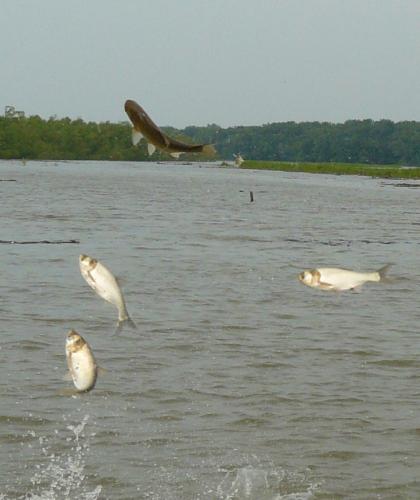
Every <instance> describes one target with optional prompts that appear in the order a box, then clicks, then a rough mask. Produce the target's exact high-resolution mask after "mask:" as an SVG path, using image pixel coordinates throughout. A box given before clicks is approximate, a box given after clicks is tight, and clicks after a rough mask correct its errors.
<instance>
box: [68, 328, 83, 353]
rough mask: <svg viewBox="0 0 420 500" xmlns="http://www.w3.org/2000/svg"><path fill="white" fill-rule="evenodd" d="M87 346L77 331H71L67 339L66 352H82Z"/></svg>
mask: <svg viewBox="0 0 420 500" xmlns="http://www.w3.org/2000/svg"><path fill="white" fill-rule="evenodd" d="M85 344H86V341H85V339H84V338H83V337H82V336H81V335H79V334H78V333H77V332H76V330H70V331H69V333H68V334H67V339H66V351H67V352H77V351H80V349H82V348H83V347H84V345H85Z"/></svg>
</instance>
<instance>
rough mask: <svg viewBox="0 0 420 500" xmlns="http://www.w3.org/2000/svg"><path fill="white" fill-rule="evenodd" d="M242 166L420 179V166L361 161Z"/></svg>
mask: <svg viewBox="0 0 420 500" xmlns="http://www.w3.org/2000/svg"><path fill="white" fill-rule="evenodd" d="M241 168H249V169H256V170H282V171H284V172H306V173H311V174H334V175H366V176H370V177H383V178H388V179H420V167H413V168H405V167H401V166H399V165H364V164H360V163H293V162H282V161H258V160H246V161H245V162H244V163H243V164H242V165H241Z"/></svg>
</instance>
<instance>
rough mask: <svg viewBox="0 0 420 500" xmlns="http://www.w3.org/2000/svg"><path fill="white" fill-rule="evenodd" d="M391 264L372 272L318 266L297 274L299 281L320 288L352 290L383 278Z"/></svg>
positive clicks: (339, 290) (337, 290)
mask: <svg viewBox="0 0 420 500" xmlns="http://www.w3.org/2000/svg"><path fill="white" fill-rule="evenodd" d="M390 265H391V264H388V265H386V266H384V267H382V268H381V269H378V270H377V271H373V272H366V273H361V272H356V271H350V270H347V269H339V268H335V267H320V268H318V269H309V270H305V271H303V272H301V273H300V274H299V281H300V282H301V283H303V284H304V285H307V286H310V287H312V288H319V289H321V290H331V291H336V292H341V291H345V290H354V289H357V288H359V287H361V286H362V285H363V284H365V283H366V282H368V281H372V282H379V281H384V280H385V274H386V272H387V270H388V268H389V266H390Z"/></svg>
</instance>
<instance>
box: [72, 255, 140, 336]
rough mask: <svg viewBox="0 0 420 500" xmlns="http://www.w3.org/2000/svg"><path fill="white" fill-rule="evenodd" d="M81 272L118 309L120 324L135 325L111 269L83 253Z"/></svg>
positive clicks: (91, 285) (96, 290)
mask: <svg viewBox="0 0 420 500" xmlns="http://www.w3.org/2000/svg"><path fill="white" fill-rule="evenodd" d="M79 266H80V272H81V273H82V276H83V278H84V279H85V280H86V282H87V284H88V285H89V286H90V287H92V288H93V289H94V290H95V292H96V293H97V294H98V295H99V296H100V297H102V298H103V299H104V300H106V301H107V302H110V303H111V304H113V305H114V306H115V307H116V308H117V309H118V324H119V326H121V325H122V324H123V323H124V322H127V323H129V324H130V325H131V326H132V327H135V325H134V323H133V321H132V320H131V318H130V316H129V315H128V312H127V307H126V305H125V300H124V297H123V294H122V291H121V288H120V286H119V284H118V282H117V280H116V279H115V277H114V275H113V274H112V273H111V271H110V270H109V269H108V268H106V267H105V266H104V265H103V264H101V263H100V262H99V261H98V260H96V259H93V258H92V257H89V255H84V254H81V255H80V256H79Z"/></svg>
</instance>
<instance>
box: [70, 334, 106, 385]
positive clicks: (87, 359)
mask: <svg viewBox="0 0 420 500" xmlns="http://www.w3.org/2000/svg"><path fill="white" fill-rule="evenodd" d="M66 359H67V366H68V368H69V375H70V378H71V379H72V380H73V384H74V386H75V387H76V389H77V392H88V391H90V390H91V389H93V388H94V387H95V384H96V379H97V377H98V366H97V365H96V361H95V358H94V356H93V354H92V350H91V348H90V347H89V344H88V343H87V342H86V340H85V339H84V338H83V337H82V336H81V335H79V334H78V333H77V332H76V331H75V330H70V331H69V333H68V335H67V339H66Z"/></svg>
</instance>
